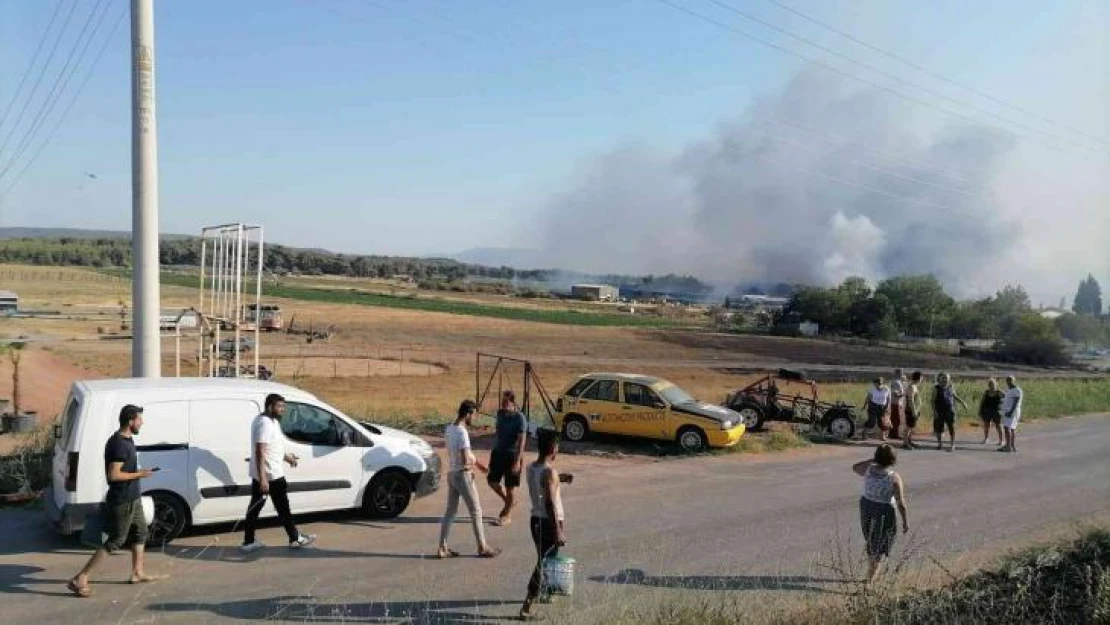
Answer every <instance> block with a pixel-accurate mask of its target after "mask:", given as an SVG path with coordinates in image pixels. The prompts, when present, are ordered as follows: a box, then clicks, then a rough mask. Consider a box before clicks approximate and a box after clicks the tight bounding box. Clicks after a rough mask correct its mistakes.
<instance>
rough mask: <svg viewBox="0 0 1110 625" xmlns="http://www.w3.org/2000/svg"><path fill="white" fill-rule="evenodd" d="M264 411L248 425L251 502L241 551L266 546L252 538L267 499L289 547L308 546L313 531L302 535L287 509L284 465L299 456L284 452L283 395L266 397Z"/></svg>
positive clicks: (286, 483)
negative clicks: (249, 433) (286, 537)
mask: <svg viewBox="0 0 1110 625" xmlns="http://www.w3.org/2000/svg"><path fill="white" fill-rule="evenodd" d="M265 410H266V411H265V412H263V413H262V414H260V415H258V416H257V417H255V418H254V423H253V424H251V461H250V462H251V467H250V472H251V502H250V505H249V506H247V518H246V520H245V521H244V522H243V546H241V547H239V549H240V550H241V551H243V553H251V552H254V551H258V550H259V549H262V548H263V547H265V546H266V545H264V544H263V543H262V541H259V540H255V537H254V528H255V525H257V523H258V515H260V514H261V513H262V507H263V506H265V505H266V498H267V497H269V498H270V499H272V500H273V502H274V510H276V511H277V514H278V519H280V520H281V524H282V525H283V526H284V527H285V534H286V536H288V537H289V547H290V548H291V549H298V548H301V547H307V546H309V545H311V544H312V543H314V542H315V541H316V535H315V534H302V533H301V532H300V531H299V530H297V526H296V524H294V523H293V513H292V511H290V509H289V483H288V482H286V480H285V466H284V464H288V465H289V466H291V467H296V466H297V461H298V460H299V458H297V457H296V456H294V455H293V454H287V453H285V434H283V433H282V431H281V424H280V421H281V418H282V416H284V415H285V398H284V397H282V396H281V395H278V394H277V393H271V394H269V395H267V396H266V403H265Z"/></svg>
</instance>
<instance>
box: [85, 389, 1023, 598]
mask: <svg viewBox="0 0 1110 625" xmlns="http://www.w3.org/2000/svg"><path fill="white" fill-rule="evenodd" d="M922 379H923V376H922V373H921V372H920V371H916V372H914V373H913V374H912V375H911V376H909V378H908V379H907V378H906V376H905V375H904V374H903V372H902V370H900V369H898V370H895V372H894V377H893V379H892V380H891V384H890V386H887V384H886V381H885V380H884V379H883V378H876V379H875V380H874V383H873V386H872V388H870V389H869V390H868V392H867V398H866V404H865V406H866V413H867V422H866V423H865V424H864V428H863V430H862V432H863V434H862V438H866V437H867V435H868V433H871V432H874V431H875V430H878V431H879V432H880V437H881V440H882V441H883V444H881V445H880V446H879V447H878V448H877V449H876V451H875V455H874V458H873V459H871V460H866V461H863V462H859V463H856V464H855V465H853V470H854V471H855V472H856V473H857V474H859V475H860V476H862V477H863V489H862V493H861V496H860V502H859V506H860V523H861V527H862V530H863V533H864V537H865V539H866V544H867V555H868V558H869V567H868V573H867V580H868V581H869V582H870V581H871V580H873V579H874V577H875V576H876V574H877V573H878V570H879V567H880V565H881V563H882V561H883V560H884V559H885V558H886V557H888V556H889V555H890V550H891V547H892V546H893V544H894V539H895V537H896V535H897V528H898V523H897V520H898V516H900V517H901V521H902V531H903V532H908V531H909V521H908V519H907V506H906V496H905V483H904V482H903V480H902V477H901V476H900V475H899V474H898V473H897V472H895V471H894V466H895V464H896V462H897V454H896V452H895V450H894V448H893V447H892V446H891V445H889V444H887V443H886V441H888V440H899V439H901V440H902V448H903V449H907V450H910V449H917V448H918V447H917V444H916V443H914V440H913V434H914V429H915V428H916V426H917V421H918V418H919V416H920V415H921V414H922V391H921V382H922ZM1022 400H1023V394H1022V390H1021V388H1020V387H1018V385H1017V381H1016V380H1015V379H1014V377H1013V376H1009V377H1007V378H1006V390H1005V391H1002V390H1001V389H999V387H998V384H997V382H995V380H993V379H992V380H989V381H988V382H987V389H986V391H985V392H984V393H983V396H982V399H981V401H980V404H979V417H980V418H981V419H982V423H983V441H982V444H984V445H985V444H987V442H988V441H989V438H990V433H991V428H992V426H993V427H994V430H995V432H996V433H997V434H998V439H999V443H1000V447H999V448H998V449H999V451H1004V452H1011V453H1013V452H1016V451H1017V436H1016V433H1017V426H1018V423H1019V422H1020V420H1021V408H1022ZM930 405H931V406H932V413H933V433H934V434H935V435H936V439H937V449H938V450H940V449H943V448H944V444H943V435H944V432H945V431H947V432H948V436H949V445H948V451H954V450H955V445H956V440H955V421H956V413H957V405H962V406H963V407H965V408H967V407H968V404H967V402H966V401H965V400H964V399H963V398H961V397H960V396H959V394H958V393H957V392H956V389H955V386H954V385H953V383H952V379H951V377H950V376H949V375H948V374H946V373H940V374H938V375H937V377H936V383H935V385H934V386H933V388H932V391H931V395H930ZM284 412H285V400H284V398H282V397H281V396H280V395H276V394H271V395H269V396H268V397H267V398H266V401H265V411H264V412H263V413H262V414H260V415H258V416H257V417H256V418H255V420H254V422H253V424H252V427H251V450H250V452H251V457H250V475H251V496H250V503H249V504H248V507H247V510H246V514H245V520H244V524H243V525H244V527H243V544H242V546H241V547H240V549H241V550H242V551H243V552H245V553H251V552H254V551H258V550H260V549H262V548H264V547H265V545H263V544H262V543H261V542H260V541H258V540H257V539H256V537H255V526H256V523H257V520H258V517H259V514H260V512H261V510H262V507H263V506H264V505H265V503H266V501H267V499H269V500H271V501H272V502H273V504H274V509H275V510H276V512H277V515H278V518H279V520H280V521H281V523H282V525H283V527H284V528H285V532H286V535H287V538H288V540H289V547H291V548H294V549H297V548H302V547H306V546H309V545H311V544H312V543H313V542H314V541H315V540H316V536H315V535H312V534H305V533H302V532H301V531H300V530H299V529H297V526H296V524H295V523H294V521H293V515H292V513H291V511H290V506H289V496H288V485H287V483H286V480H285V473H284V468H285V465H289V466H292V467H296V466H297V462H298V460H299V459H298V458H297V457H296V456H295V455H293V454H288V453H286V452H285V447H284V436H283V435H282V432H281V426H280V420H281V418H282V416H283V414H284ZM477 412H478V406H477V404H476V403H475V402H474V401H472V400H465V401H463V402H462V403H461V404H460V405H459V409H458V413H457V415H456V418H455V420H454V421H453V422H452V423H451V424H450V425H448V426H447V427H446V429H445V432H444V438H445V441H446V452H447V455H448V471H447V476H446V485H447V507H446V510H445V511H444V515H443V519H442V521H441V524H440V533H439V547H438V550H437V552H436V555H437V556H438V557H439V558H454V557H458V556H459V552H458V551H455V550H453V549H451V548H450V547H449V546H448V539H449V538H450V534H451V528H452V526H453V525H454V522H455V518H456V515H457V514H458V508H459V501H460V499H461V500H462V501H463V503H465V504H466V507H467V511H468V512H469V513H470V521H471V526H472V528H473V532H474V540H475V543H476V545H477V552H478V556H479V557H482V558H495V557H497V556H498V555H499V554H500V553H501V550H500V549H498V548H495V547H492V546H491V545H490V544H489V542H488V541H487V539H486V536H485V527H484V524H485V521H484V518H483V515H482V506H481V501H480V496H479V493H478V487H477V484H476V481H475V476H474V474H475V472H476V471H477V472H480V473H483V474H485V476H486V482H487V484H488V485H489V487H490V489H491V490H492V491H493V492H494V494H495V495H496V496H497V497H498V499H499V500H500V501H501V503H502V506H501V509H500V511H499V512H498V515H497V517H496V520H495V521H494V525H497V526H501V527H507V526H509V525H510V524H511V523H512V512H513V509H514V507H515V504H516V491H517V489H518V488H519V487H520V484H521V479H522V477H523V479H524V481H525V483H526V486H527V489H528V500H529V503H530V508H531V519H530V522H529V531H530V533H531V537H532V542H533V544H534V545H535V549H536V562H535V566H533V567H532V569H531V572H530V576H529V580H528V585H527V591H526V595H525V599H524V602H523V604H522V606H521V608H520V612H519V617H520V618H521V619H522V620H531V619H533V618H536V617H537V614H536V613H535V612H534V605H535V603H536V602H537V600H539V599H540V598H541V594H542V592H543V590H544V584H543V568H544V567H543V563H544V559H545V558H548V557H557V556H558V553H559V548H560V547H562V546H564V545H565V544H566V536H565V533H564V523H565V515H564V511H563V502H562V496H561V492H560V485H561V484H564V483H570V482H571V481H572V480H573V476H572V475H570V474H560V473H559V471H558V470H557V469H556V468H555V466H554V463H555V459H556V457H557V455H558V449H559V435H558V433H557V432H556V431H554V430H550V429H540V430H539V431H538V432H537V438H538V444H537V447H538V454H537V457H536V460H535V461H534V462H532V463H530V464H529V465H528V466H527V467H525V466H524V451H525V447H526V443H527V436H528V420H527V417H526V416H525V415H524V414H523V413H522V412H521V411H520V410H519V409H518V408H517V405H516V397H515V395H514V394H513V392H512V391H506V392H505V393H503V394H502V397H501V404H500V409H499V410H498V412H497V424H496V430H495V436H494V438H495V441H494V447H493V450H492V451H491V453H490V459H489V463H488V465H487V464H483V463H482V462H481V461H479V460H478V459H477V457H476V456H475V454H474V452H473V449H472V447H471V444H470V434H469V430H468V428H469V427H470V426H471V425H472V424H473V420H474V417H475V415H476V414H477ZM142 425H143V410H142V408H140V407H138V406H133V405H127V406H124V408H123V409H122V410H121V412H120V415H119V429H118V430H117V431H116V432H115V433H114V434H113V435H112V437H111V438H110V439H109V440H108V441H107V443H106V445H105V449H104V462H105V473H106V476H107V480H108V493H107V495H106V497H105V501H104V504H103V506H102V508H101V515H100V516H101V520H102V525H103V531H104V533H106V534H107V539H106V540H103V541H102V542H100V543H99V546H98V548H97V549H96V552H95V553H94V554H93V556H92V557H91V558H90V559H89V561H88V563H87V564H86V565H85V567H84V568H82V569H81V571H80V572H79V573H78V574H77V575H76V576H74V577H73V578H72V579H70V580H69V581H68V582H67V585H68V588H69V590H70V591H71V592H72V593H74V594H75V595H77V596H79V597H88V596H90V595H91V589H90V586H89V576H90V575H91V573H92V571H93V570H94V569H95V568H96V567H97V566H98V565H99V564H100V563H101V562H102V561H103V559H104V557H105V556H106V555H108V554H111V553H113V552H115V551H116V550H118V549H121V548H123V547H124V546H127V547H129V548H130V549H131V552H132V573H131V577H130V582H131V583H133V584H141V583H146V582H149V581H153V580H155V579H159V578H158V577H156V576H151V575H148V574H147V573H146V571H145V569H144V544H145V542H146V540H147V523H146V519H145V515H144V512H143V509H142V505H141V489H140V480H141V479H143V478H145V477H149V476H150V475H151V474H152V473H151V471H152V470H151V469H139V468H138V456H137V454H136V450H135V443H134V436H135V435H137V434H138V433H139V432H140V430H141V428H142Z"/></svg>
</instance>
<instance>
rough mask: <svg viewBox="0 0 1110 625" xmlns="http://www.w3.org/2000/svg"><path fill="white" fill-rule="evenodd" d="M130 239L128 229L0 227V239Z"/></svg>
mask: <svg viewBox="0 0 1110 625" xmlns="http://www.w3.org/2000/svg"><path fill="white" fill-rule="evenodd" d="M62 238H69V239H130V238H131V232H130V231H129V230H87V229H85V228H0V239H62ZM161 238H163V239H166V240H170V241H173V240H177V239H188V238H189V236H188V235H184V234H163V235H162V237H161Z"/></svg>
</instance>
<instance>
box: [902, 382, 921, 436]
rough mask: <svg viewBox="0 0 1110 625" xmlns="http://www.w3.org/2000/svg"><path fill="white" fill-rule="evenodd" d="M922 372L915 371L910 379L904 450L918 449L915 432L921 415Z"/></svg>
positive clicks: (907, 390) (907, 395) (907, 392)
mask: <svg viewBox="0 0 1110 625" xmlns="http://www.w3.org/2000/svg"><path fill="white" fill-rule="evenodd" d="M922 377H923V376H922V375H921V372H920V371H914V372H913V376H911V377H910V385H909V388H907V389H906V409H905V411H904V412H905V415H906V427H905V428H904V430H903V434H904V436H905V438H903V439H902V441H903V442H902V449H917V445H916V444H914V442H913V430H914V428H916V427H917V417H918V415H920V414H921V387H920V386H919V385H920V384H921V379H922Z"/></svg>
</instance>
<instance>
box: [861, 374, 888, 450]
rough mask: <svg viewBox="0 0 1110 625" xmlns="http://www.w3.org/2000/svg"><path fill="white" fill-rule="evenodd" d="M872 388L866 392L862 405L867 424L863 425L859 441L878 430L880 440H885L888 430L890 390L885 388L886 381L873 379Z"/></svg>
mask: <svg viewBox="0 0 1110 625" xmlns="http://www.w3.org/2000/svg"><path fill="white" fill-rule="evenodd" d="M873 382H874V384H875V386H874V388H872V389H870V390H868V391H867V398H866V399H864V405H865V406H866V407H867V422H866V423H864V424H863V431H862V432H861V433H860V440H866V439H867V433H868V432H869V431H874V430H875V428H879V429H880V430H881V432H882V436H881V439H880V440H883V441H885V440H886V432H887V430H888V429H890V424H889V422H888V421H887V419H888V417H887V411H888V410H889V409H890V389H889V388H887V387H886V380H883V379H882V378H875V379H874V380H873Z"/></svg>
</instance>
